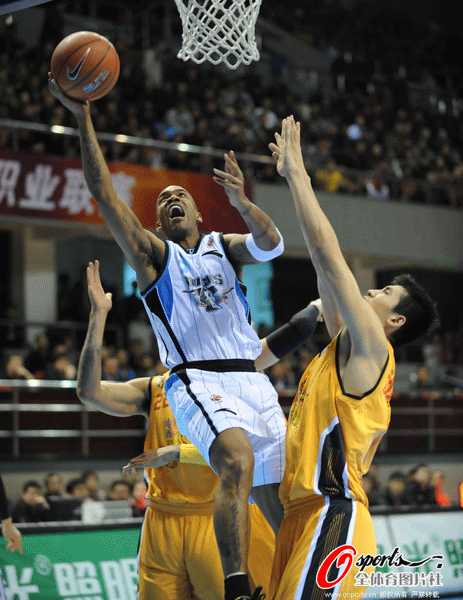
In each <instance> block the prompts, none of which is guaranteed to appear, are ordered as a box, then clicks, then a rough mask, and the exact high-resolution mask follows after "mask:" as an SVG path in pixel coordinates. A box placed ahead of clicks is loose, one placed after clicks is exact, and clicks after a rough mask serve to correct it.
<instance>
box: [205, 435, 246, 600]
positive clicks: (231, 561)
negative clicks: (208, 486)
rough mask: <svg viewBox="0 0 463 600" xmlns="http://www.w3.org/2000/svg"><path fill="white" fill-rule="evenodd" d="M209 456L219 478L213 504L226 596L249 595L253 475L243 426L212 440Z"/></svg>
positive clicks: (226, 597)
mask: <svg viewBox="0 0 463 600" xmlns="http://www.w3.org/2000/svg"><path fill="white" fill-rule="evenodd" d="M209 457H210V461H211V466H212V468H213V469H214V470H215V471H216V473H217V475H218V476H219V478H220V485H219V490H218V492H217V497H216V500H215V505H214V530H215V535H216V539H217V546H218V548H219V553H220V560H221V562H222V568H223V572H224V575H225V599H226V600H227V599H228V598H230V599H231V598H233V599H234V598H236V597H238V596H244V595H249V596H250V595H251V594H250V585H249V581H248V578H247V575H246V576H244V574H247V570H248V567H247V561H248V553H249V536H250V517H249V506H248V502H249V495H250V492H251V488H252V482H253V478H254V453H253V450H252V446H251V442H250V441H249V438H248V436H247V435H246V433H245V432H244V431H243V430H242V429H239V428H232V429H226V430H225V431H222V433H220V434H219V435H218V436H217V437H216V439H215V440H214V442H213V443H212V445H211V448H210V451H209ZM238 574H240V576H238Z"/></svg>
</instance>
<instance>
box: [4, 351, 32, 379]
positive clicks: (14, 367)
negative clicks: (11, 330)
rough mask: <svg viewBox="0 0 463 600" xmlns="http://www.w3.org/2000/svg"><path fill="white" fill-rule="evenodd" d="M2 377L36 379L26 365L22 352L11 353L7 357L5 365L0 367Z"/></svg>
mask: <svg viewBox="0 0 463 600" xmlns="http://www.w3.org/2000/svg"><path fill="white" fill-rule="evenodd" d="M0 379H34V376H33V375H32V373H31V372H30V371H29V370H28V369H26V367H25V366H24V360H23V357H22V356H21V355H20V354H11V355H10V356H8V357H7V359H6V361H5V366H4V367H3V368H1V369H0Z"/></svg>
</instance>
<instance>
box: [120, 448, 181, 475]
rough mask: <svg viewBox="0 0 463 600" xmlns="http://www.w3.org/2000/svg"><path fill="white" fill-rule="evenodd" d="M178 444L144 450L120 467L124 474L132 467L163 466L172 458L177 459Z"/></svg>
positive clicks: (178, 452) (178, 456) (178, 453)
mask: <svg viewBox="0 0 463 600" xmlns="http://www.w3.org/2000/svg"><path fill="white" fill-rule="evenodd" d="M179 458H180V446H179V445H178V444H175V445H172V446H164V447H162V448H156V449H155V450H146V452H143V453H142V454H139V455H138V456H136V457H135V458H132V460H131V461H130V462H129V463H127V464H126V465H125V467H122V472H123V473H124V474H130V473H131V472H132V469H135V470H138V469H150V468H152V467H164V466H165V465H167V464H168V463H170V462H171V461H173V460H179Z"/></svg>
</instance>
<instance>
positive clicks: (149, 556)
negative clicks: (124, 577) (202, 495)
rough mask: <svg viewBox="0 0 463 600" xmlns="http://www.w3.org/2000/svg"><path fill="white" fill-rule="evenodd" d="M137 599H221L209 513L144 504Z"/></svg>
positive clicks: (220, 586)
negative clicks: (178, 511) (175, 512)
mask: <svg viewBox="0 0 463 600" xmlns="http://www.w3.org/2000/svg"><path fill="white" fill-rule="evenodd" d="M138 565H139V567H138V568H139V583H138V590H139V600H189V599H190V598H195V599H197V600H223V597H224V584H223V571H222V566H221V563H220V557H219V550H218V548H217V543H216V541H215V534H214V526H213V522H212V514H205V515H196V514H186V515H185V514H174V513H169V512H164V511H162V510H159V509H157V508H154V507H153V506H150V507H148V509H147V510H146V514H145V520H144V522H143V529H142V534H141V543H140V550H139V560H138Z"/></svg>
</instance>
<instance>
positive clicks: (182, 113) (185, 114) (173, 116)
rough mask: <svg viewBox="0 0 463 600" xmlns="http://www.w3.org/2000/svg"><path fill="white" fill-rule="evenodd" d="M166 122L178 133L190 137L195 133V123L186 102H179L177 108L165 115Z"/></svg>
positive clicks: (171, 109)
mask: <svg viewBox="0 0 463 600" xmlns="http://www.w3.org/2000/svg"><path fill="white" fill-rule="evenodd" d="M165 122H166V124H167V126H168V127H172V128H173V129H174V130H175V132H176V133H181V134H182V135H185V136H188V135H193V133H194V131H195V121H194V119H193V115H192V114H191V111H190V110H189V109H188V106H187V103H186V101H185V100H182V101H180V102H177V104H176V105H175V107H173V108H170V109H169V110H168V111H167V112H166V115H165Z"/></svg>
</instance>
